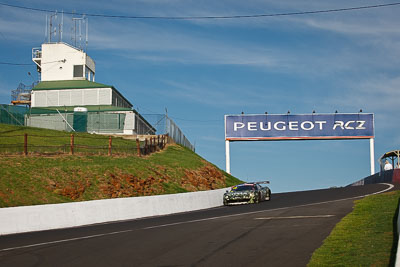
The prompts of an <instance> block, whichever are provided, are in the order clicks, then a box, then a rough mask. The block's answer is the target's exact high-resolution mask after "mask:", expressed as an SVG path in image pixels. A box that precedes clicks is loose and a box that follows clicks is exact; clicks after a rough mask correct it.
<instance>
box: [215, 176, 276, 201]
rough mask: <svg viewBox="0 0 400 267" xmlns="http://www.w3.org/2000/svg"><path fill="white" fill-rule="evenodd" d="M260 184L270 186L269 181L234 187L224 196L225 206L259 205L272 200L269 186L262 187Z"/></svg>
mask: <svg viewBox="0 0 400 267" xmlns="http://www.w3.org/2000/svg"><path fill="white" fill-rule="evenodd" d="M260 184H269V181H264V182H254V183H244V184H239V185H235V186H232V187H231V188H230V190H229V191H228V190H227V191H226V193H225V194H224V196H223V203H224V205H225V206H228V205H237V204H248V203H259V202H261V201H266V200H270V199H271V190H270V189H269V188H268V187H267V186H261V185H260Z"/></svg>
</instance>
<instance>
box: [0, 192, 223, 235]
mask: <svg viewBox="0 0 400 267" xmlns="http://www.w3.org/2000/svg"><path fill="white" fill-rule="evenodd" d="M225 190H226V189H218V190H211V191H199V192H192V193H180V194H171V195H159V196H146V197H131V198H116V199H104V200H92V201H82V202H72V203H62V204H47V205H37V206H23V207H12V208H1V209H0V235H6V234H14V233H23V232H32V231H41V230H50V229H59V228H67V227H76V226H82V225H89V224H95V223H104V222H111V221H121V220H130V219H137V218H143V217H150V216H158V215H167V214H172V213H179V212H186V211H194V210H200V209H207V208H213V207H218V206H222V204H223V203H222V196H223V193H224V192H225Z"/></svg>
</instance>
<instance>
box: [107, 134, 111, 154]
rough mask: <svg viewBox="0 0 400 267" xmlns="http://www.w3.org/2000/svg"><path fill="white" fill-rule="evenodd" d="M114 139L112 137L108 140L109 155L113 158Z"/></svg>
mask: <svg viewBox="0 0 400 267" xmlns="http://www.w3.org/2000/svg"><path fill="white" fill-rule="evenodd" d="M111 149H112V138H111V136H110V138H108V155H109V156H112V150H111Z"/></svg>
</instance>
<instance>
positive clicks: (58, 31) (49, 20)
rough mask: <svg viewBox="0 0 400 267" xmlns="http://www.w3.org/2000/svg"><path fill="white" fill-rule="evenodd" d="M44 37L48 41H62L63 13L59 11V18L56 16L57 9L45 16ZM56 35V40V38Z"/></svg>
mask: <svg viewBox="0 0 400 267" xmlns="http://www.w3.org/2000/svg"><path fill="white" fill-rule="evenodd" d="M46 24H47V25H46V38H47V42H48V43H52V42H62V39H63V27H64V13H63V12H62V13H61V18H60V17H59V16H58V13H57V11H56V12H55V13H54V14H52V15H50V17H47V16H46ZM57 37H58V40H56V39H57Z"/></svg>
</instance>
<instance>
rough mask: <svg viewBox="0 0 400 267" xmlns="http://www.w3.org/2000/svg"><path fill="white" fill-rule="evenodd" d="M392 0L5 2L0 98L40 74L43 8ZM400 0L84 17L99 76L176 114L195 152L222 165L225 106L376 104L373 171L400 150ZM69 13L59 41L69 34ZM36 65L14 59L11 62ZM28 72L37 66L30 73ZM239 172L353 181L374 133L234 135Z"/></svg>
mask: <svg viewBox="0 0 400 267" xmlns="http://www.w3.org/2000/svg"><path fill="white" fill-rule="evenodd" d="M387 3H395V1H390V0H387V1H378V0H353V1H343V0H335V1H320V0H302V1H297V0H282V1H272V0H247V1H241V0H219V1H212V0H132V1H127V0H113V1H104V0H97V1H92V0H88V1H80V0H79V1H78V0H76V1H75V0H70V1H68V0H66V1H48V0H35V1H28V0H26V1H20V0H13V1H9V0H0V49H1V50H0V51H1V52H0V103H2V104H8V103H10V100H11V96H10V95H11V90H13V89H16V88H17V86H18V85H19V83H24V84H31V83H32V82H33V81H35V80H37V79H38V75H37V72H36V68H35V65H34V64H33V63H32V61H31V53H32V48H35V47H40V46H41V44H42V43H43V42H45V41H46V35H45V29H46V15H49V14H50V13H46V12H43V11H34V10H30V9H21V8H15V7H9V6H6V5H2V4H11V5H18V6H24V7H34V8H38V9H43V10H57V11H59V12H60V11H65V12H76V13H85V14H106V15H117V16H129V17H133V16H136V17H193V16H196V17H199V16H200V17H201V16H237V15H255V14H280V13H293V12H307V11H317V10H331V9H341V8H352V7H361V6H370V5H380V4H387ZM399 12H400V5H393V6H389V7H380V8H369V9H359V10H350V11H342V12H326V13H317V14H304V15H290V16H269V17H258V18H237V19H187V20H173V19H169V20H168V19H124V18H110V17H101V16H99V17H94V16H88V25H89V27H88V28H89V34H88V45H87V48H86V51H87V53H88V55H89V56H90V57H91V58H92V59H94V61H95V62H96V82H100V83H104V84H109V85H113V86H114V87H115V88H117V89H118V91H120V92H121V93H122V94H123V95H124V96H125V97H126V98H127V99H128V100H129V101H130V102H131V103H132V104H133V105H134V108H135V109H137V110H138V111H139V112H140V113H143V114H164V113H165V109H168V115H169V116H170V117H171V118H172V119H173V120H174V121H175V122H176V124H178V126H179V127H180V128H181V129H182V131H183V132H184V133H185V135H186V136H187V137H188V139H189V140H190V141H191V142H192V143H193V144H195V146H196V152H197V153H198V154H199V155H200V156H202V157H203V158H205V159H206V160H208V161H210V162H212V163H213V164H215V165H217V166H218V167H219V168H221V169H225V140H224V115H226V114H240V113H241V112H244V113H245V114H263V113H264V112H268V113H269V114H286V113H287V111H288V110H290V112H291V114H310V113H311V112H312V111H313V110H315V111H316V112H317V113H333V112H335V111H336V110H337V111H338V112H340V113H357V112H359V110H360V109H362V110H363V112H365V113H374V114H375V154H374V156H375V163H376V165H375V169H376V170H377V171H378V170H379V165H378V163H377V160H378V158H379V157H380V156H381V155H382V154H383V153H385V152H387V151H391V150H395V149H400V116H399V114H400V104H399V103H400V101H399V100H400V27H399V25H400V16H399V15H398V14H399ZM68 21H71V16H70V15H64V33H63V41H64V42H67V43H71V42H72V41H71V35H70V33H71V25H69V24H68ZM4 63H12V64H28V65H12V64H4ZM28 73H31V75H29V74H28ZM230 150H231V154H230V156H231V173H232V175H234V176H236V177H238V178H239V179H241V180H244V181H264V180H269V181H270V182H271V183H270V187H271V190H272V192H290V191H300V190H313V189H320V188H328V187H334V186H346V185H348V184H350V183H352V182H355V181H357V180H359V179H361V178H364V177H366V176H368V175H369V174H370V158H369V157H370V154H369V153H370V151H369V140H341V141H337V140H335V141H333V140H324V141H273V142H272V141H265V142H254V141H253V142H251V141H249V142H234V143H231V145H230Z"/></svg>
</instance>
